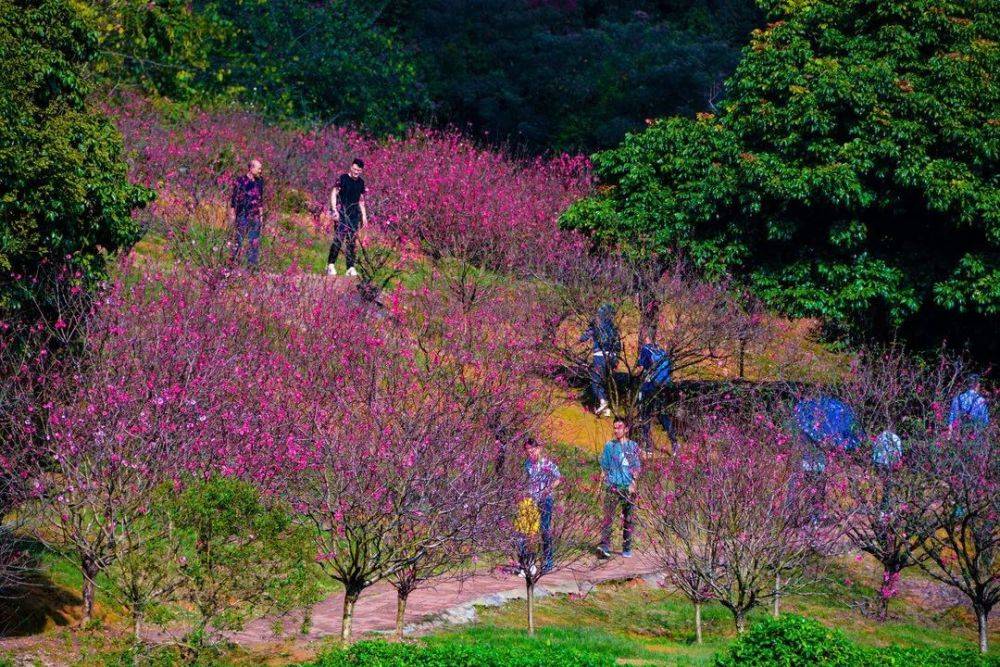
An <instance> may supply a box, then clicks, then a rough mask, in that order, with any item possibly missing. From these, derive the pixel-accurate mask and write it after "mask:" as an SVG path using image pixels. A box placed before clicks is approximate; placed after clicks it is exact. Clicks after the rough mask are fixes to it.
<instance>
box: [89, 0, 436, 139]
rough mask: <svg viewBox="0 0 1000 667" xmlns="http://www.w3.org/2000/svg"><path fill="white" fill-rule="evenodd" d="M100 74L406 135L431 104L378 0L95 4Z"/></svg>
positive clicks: (189, 96)
mask: <svg viewBox="0 0 1000 667" xmlns="http://www.w3.org/2000/svg"><path fill="white" fill-rule="evenodd" d="M83 7H85V8H86V11H88V12H89V13H90V14H92V15H93V17H94V22H95V24H96V25H97V26H99V28H100V29H99V31H98V33H97V34H98V35H99V39H100V44H101V58H100V59H99V60H98V62H97V63H95V67H94V69H95V72H96V73H97V74H98V75H99V76H100V77H101V78H102V79H103V80H105V81H108V82H111V83H119V82H122V81H124V82H131V83H134V84H138V85H139V86H141V87H142V88H143V89H145V90H147V91H150V92H154V93H158V94H161V95H166V96H169V97H171V98H173V99H177V100H182V101H184V100H193V101H206V100H220V101H238V102H241V103H243V104H246V105H250V106H252V107H254V108H257V109H260V110H262V111H264V112H266V113H267V114H269V115H271V116H276V117H282V118H307V119H322V120H325V121H332V122H336V123H339V124H348V123H351V124H356V125H360V126H362V127H364V128H365V129H367V130H369V131H372V132H376V133H386V132H399V131H401V130H402V129H403V128H404V126H405V123H406V122H408V121H410V120H412V119H414V118H416V117H419V116H420V115H421V113H422V112H423V111H424V110H426V108H427V107H428V102H427V100H426V97H425V95H424V93H423V91H422V88H421V87H420V86H419V85H418V83H417V79H416V70H415V67H414V65H413V64H412V58H411V57H410V51H409V50H408V49H407V48H406V47H405V46H404V45H403V44H402V42H400V41H399V40H398V39H396V38H395V37H394V30H393V29H392V28H390V27H386V26H383V25H380V24H377V23H376V19H377V18H378V16H379V6H378V3H358V2H347V1H346V0H333V1H332V2H308V1H307V0H279V1H277V2H274V1H271V2H262V1H261V0H236V1H234V2H220V1H218V0H198V1H196V2H193V3H191V2H185V1H183V0H166V1H165V2H156V3H148V2H145V0H124V1H123V2H115V3H87V4H84V5H83Z"/></svg>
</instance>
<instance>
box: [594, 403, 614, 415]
mask: <svg viewBox="0 0 1000 667" xmlns="http://www.w3.org/2000/svg"><path fill="white" fill-rule="evenodd" d="M594 414H597V415H600V416H601V417H607V416H608V415H610V414H611V410H610V409H609V408H608V402H607V401H601V404H600V405H598V406H597V409H596V410H594Z"/></svg>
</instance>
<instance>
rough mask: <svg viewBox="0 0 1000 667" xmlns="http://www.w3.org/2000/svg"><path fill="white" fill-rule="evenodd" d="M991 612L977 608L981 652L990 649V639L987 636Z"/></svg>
mask: <svg viewBox="0 0 1000 667" xmlns="http://www.w3.org/2000/svg"><path fill="white" fill-rule="evenodd" d="M989 619H990V616H989V612H988V611H986V610H985V609H977V610H976V621H978V624H979V651H980V653H986V651H988V650H989V648H990V647H989V640H988V638H987V632H988V631H989Z"/></svg>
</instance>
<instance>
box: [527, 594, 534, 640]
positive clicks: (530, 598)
mask: <svg viewBox="0 0 1000 667" xmlns="http://www.w3.org/2000/svg"><path fill="white" fill-rule="evenodd" d="M528 635H529V636H531V637H534V636H535V585H534V584H532V583H530V582H529V583H528Z"/></svg>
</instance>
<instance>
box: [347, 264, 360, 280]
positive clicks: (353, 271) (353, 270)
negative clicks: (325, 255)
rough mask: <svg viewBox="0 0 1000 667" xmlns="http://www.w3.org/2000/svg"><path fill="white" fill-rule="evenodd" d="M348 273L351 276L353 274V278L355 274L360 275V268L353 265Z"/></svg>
mask: <svg viewBox="0 0 1000 667" xmlns="http://www.w3.org/2000/svg"><path fill="white" fill-rule="evenodd" d="M346 275H349V276H351V277H352V278H353V277H355V276H357V275H358V270H357V269H355V268H354V267H353V266H352V267H350V268H348V269H347V274H346Z"/></svg>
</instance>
